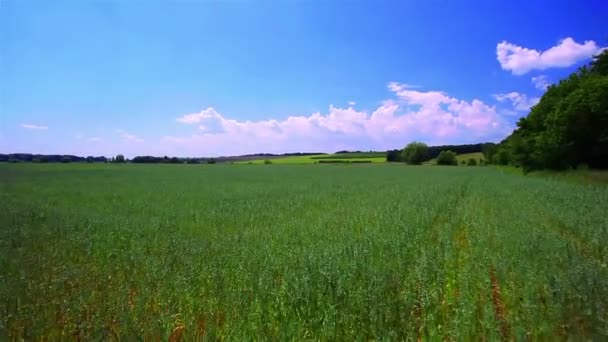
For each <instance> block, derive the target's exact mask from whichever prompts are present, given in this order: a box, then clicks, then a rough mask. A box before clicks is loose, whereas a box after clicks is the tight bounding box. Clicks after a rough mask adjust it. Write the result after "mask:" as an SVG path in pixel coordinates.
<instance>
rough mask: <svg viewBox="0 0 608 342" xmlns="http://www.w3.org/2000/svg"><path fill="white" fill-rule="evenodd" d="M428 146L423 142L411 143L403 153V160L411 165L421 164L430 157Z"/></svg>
mask: <svg viewBox="0 0 608 342" xmlns="http://www.w3.org/2000/svg"><path fill="white" fill-rule="evenodd" d="M428 150H429V148H428V146H427V145H426V144H425V143H422V142H417V141H414V142H411V143H409V144H408V145H407V146H406V147H405V148H404V149H403V152H402V153H401V155H402V159H403V161H405V162H406V163H408V164H411V165H420V164H421V163H422V162H423V161H425V160H427V159H428Z"/></svg>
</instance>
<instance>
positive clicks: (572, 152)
mask: <svg viewBox="0 0 608 342" xmlns="http://www.w3.org/2000/svg"><path fill="white" fill-rule="evenodd" d="M484 153H485V157H486V159H487V160H489V161H491V162H492V163H494V164H502V165H506V164H509V165H514V166H517V167H521V168H523V170H524V171H526V172H527V171H532V170H540V169H556V170H563V169H571V168H578V167H581V166H586V167H591V168H598V169H605V168H608V50H604V51H603V52H602V53H601V54H600V55H598V56H595V57H594V60H593V61H592V62H591V63H590V64H589V65H587V66H584V67H582V68H580V69H579V70H578V71H576V72H575V73H573V74H572V75H570V76H569V77H568V78H566V79H564V80H561V81H560V82H559V83H558V84H554V85H552V86H550V87H549V88H548V89H547V91H546V93H545V94H544V95H543V97H542V98H541V100H540V102H539V103H538V104H537V105H536V106H534V107H532V110H531V111H530V114H528V116H527V117H524V118H522V119H520V120H519V122H518V123H517V128H516V129H515V131H514V132H513V133H512V134H511V135H510V136H509V137H507V138H506V139H505V140H503V141H502V142H501V143H500V144H499V145H498V146H496V147H492V146H487V147H486V149H485V150H484Z"/></svg>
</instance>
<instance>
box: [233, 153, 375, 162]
mask: <svg viewBox="0 0 608 342" xmlns="http://www.w3.org/2000/svg"><path fill="white" fill-rule="evenodd" d="M321 160H323V161H324V162H328V161H332V160H338V161H350V162H352V161H370V162H372V163H384V162H386V153H384V152H372V153H369V152H362V153H338V154H317V155H309V156H289V157H282V158H273V159H270V161H271V162H272V163H273V164H315V163H318V162H319V161H321ZM264 161H265V159H256V160H250V161H242V162H237V163H236V164H264Z"/></svg>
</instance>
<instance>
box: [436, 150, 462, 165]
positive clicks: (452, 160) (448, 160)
mask: <svg viewBox="0 0 608 342" xmlns="http://www.w3.org/2000/svg"><path fill="white" fill-rule="evenodd" d="M437 165H458V160H456V153H454V152H452V151H450V150H447V151H441V152H440V153H439V155H438V156H437Z"/></svg>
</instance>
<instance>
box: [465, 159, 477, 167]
mask: <svg viewBox="0 0 608 342" xmlns="http://www.w3.org/2000/svg"><path fill="white" fill-rule="evenodd" d="M467 165H468V166H477V159H474V158H469V161H468V162H467Z"/></svg>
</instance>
